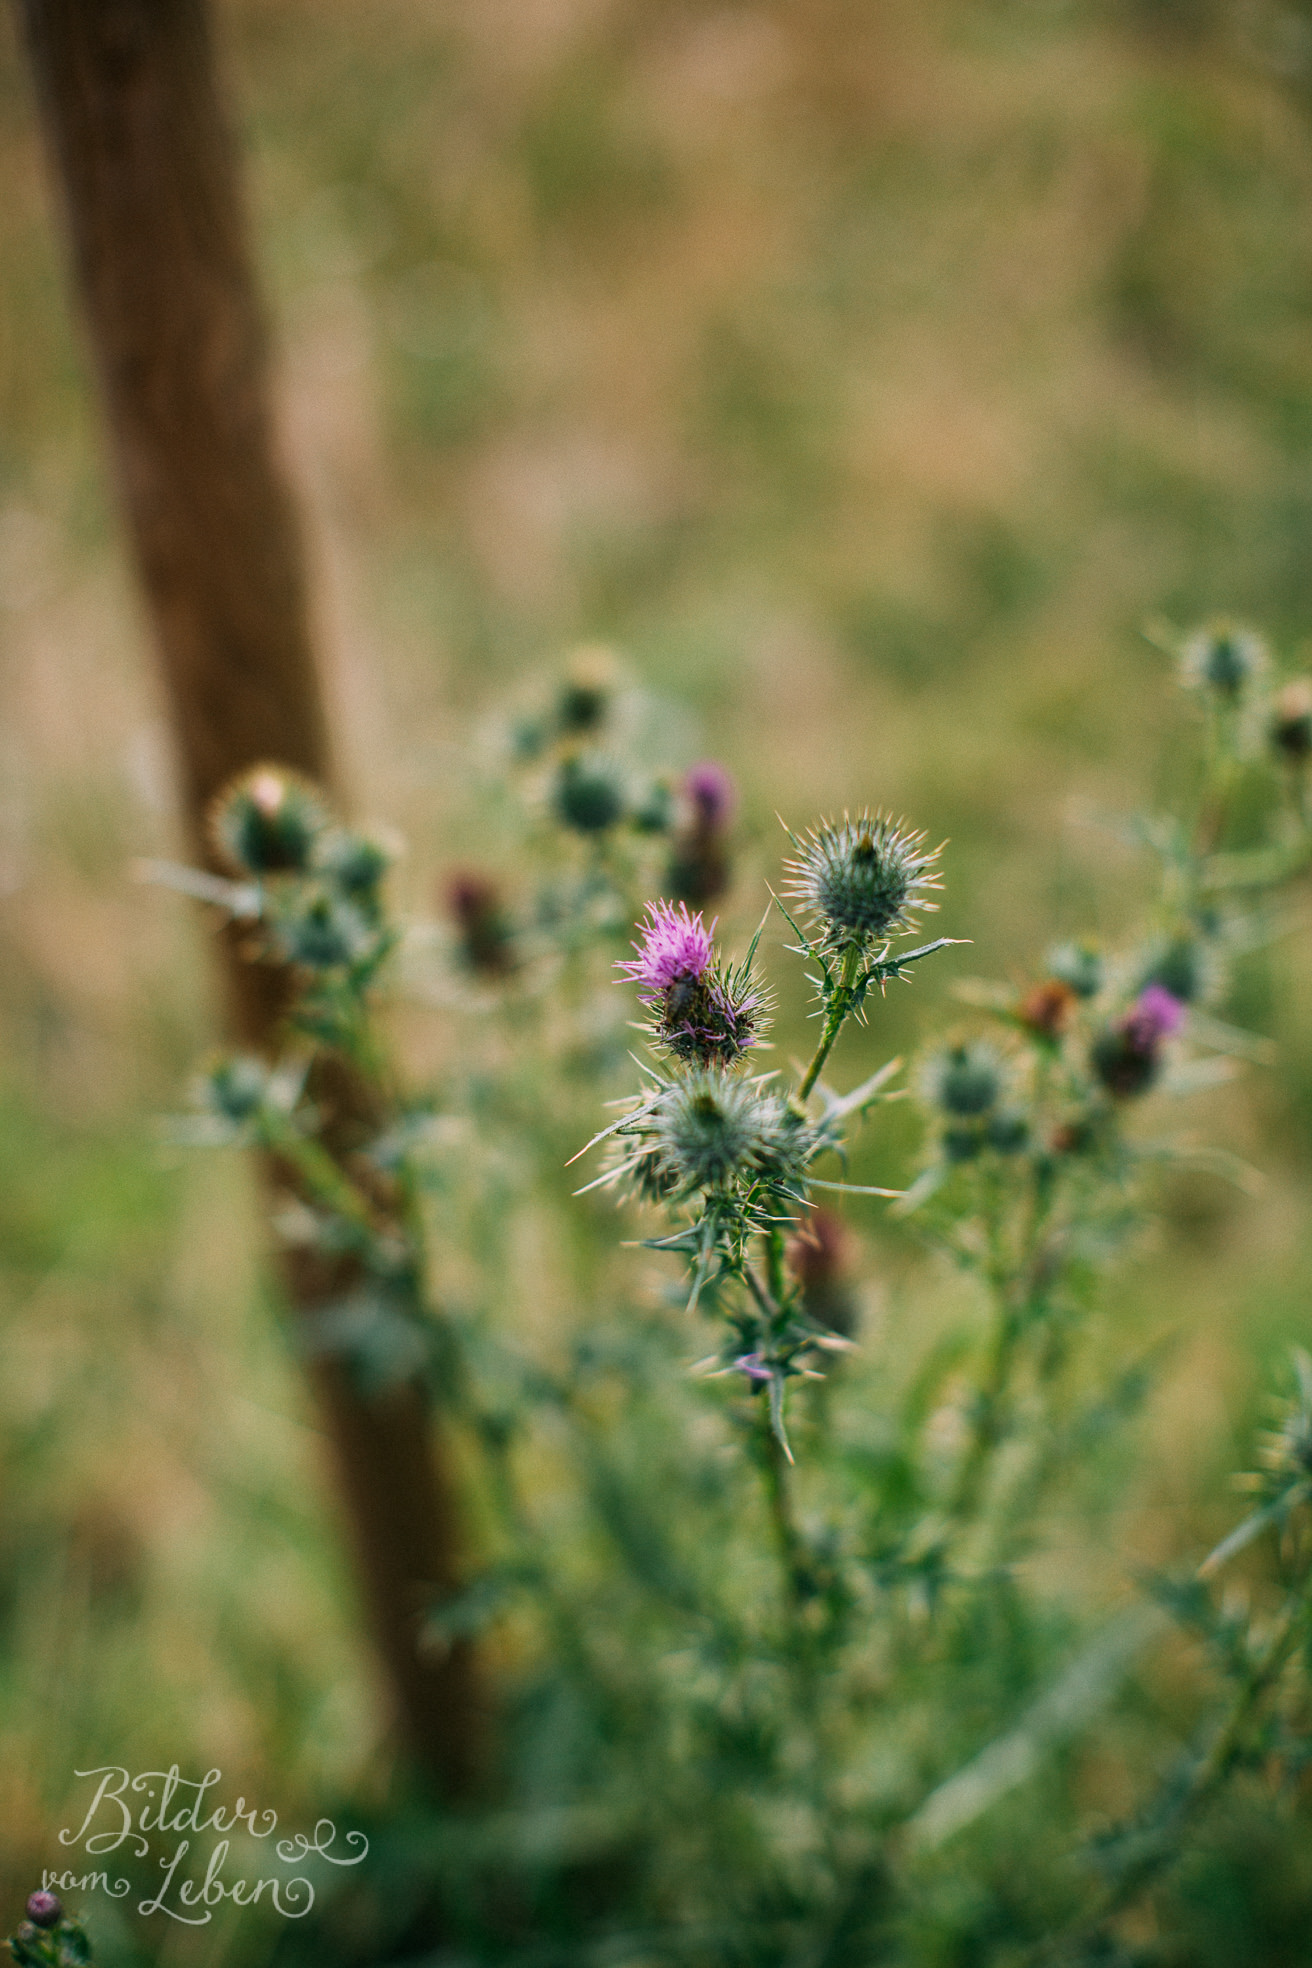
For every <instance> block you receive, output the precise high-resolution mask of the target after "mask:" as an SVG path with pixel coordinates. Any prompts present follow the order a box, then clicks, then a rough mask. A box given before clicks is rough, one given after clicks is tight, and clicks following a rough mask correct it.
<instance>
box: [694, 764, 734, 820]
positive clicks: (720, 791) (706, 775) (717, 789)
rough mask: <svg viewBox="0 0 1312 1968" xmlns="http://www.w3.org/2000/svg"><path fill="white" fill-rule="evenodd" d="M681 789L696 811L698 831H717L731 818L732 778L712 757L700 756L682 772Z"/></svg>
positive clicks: (732, 800) (732, 803) (732, 804)
mask: <svg viewBox="0 0 1312 1968" xmlns="http://www.w3.org/2000/svg"><path fill="white" fill-rule="evenodd" d="M683 791H684V796H685V798H686V799H687V800H688V801H689V803H690V804H691V806H692V808H693V811H694V813H695V814H696V825H697V828H698V831H699V832H702V833H708V834H710V833H718V832H720V831H721V829H723V828H724V827H727V826H728V824H729V821H730V820H731V819H732V817H733V809H734V805H735V802H736V798H737V795H736V793H735V790H734V783H733V780H732V779H731V778H730V777H729V775H728V773H727V772H726V771H725V769H724V767H723V766H722V765H720V764H718V763H717V762H716V760H714V759H703V760H702V761H701V763H700V764H698V765H694V766H690V767H689V769H688V771H687V772H686V774H685V775H684V781H683Z"/></svg>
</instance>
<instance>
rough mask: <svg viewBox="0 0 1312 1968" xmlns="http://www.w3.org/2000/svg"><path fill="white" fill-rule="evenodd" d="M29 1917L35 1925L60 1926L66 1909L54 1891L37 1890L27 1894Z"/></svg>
mask: <svg viewBox="0 0 1312 1968" xmlns="http://www.w3.org/2000/svg"><path fill="white" fill-rule="evenodd" d="M27 1917H28V1919H29V1920H30V1921H31V1923H32V1925H33V1926H34V1927H45V1928H47V1929H48V1928H51V1927H58V1925H59V1923H60V1921H61V1920H62V1919H63V1917H64V1909H63V1906H62V1905H61V1903H60V1901H59V1899H58V1897H57V1896H56V1895H55V1894H54V1893H46V1892H36V1893H29V1894H28V1896H27Z"/></svg>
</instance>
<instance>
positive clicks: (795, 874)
mask: <svg viewBox="0 0 1312 1968" xmlns="http://www.w3.org/2000/svg"><path fill="white" fill-rule="evenodd" d="M797 845H798V847H799V848H800V853H799V854H798V856H797V858H796V860H794V861H790V862H789V864H788V874H789V893H790V895H791V896H792V898H793V899H794V900H795V901H797V902H799V903H801V904H802V906H803V907H804V908H805V909H807V910H808V911H809V912H810V913H811V915H812V916H813V917H814V918H815V920H816V921H817V922H818V924H819V925H820V927H821V929H822V932H823V941H824V942H825V944H827V945H828V946H829V947H830V948H832V949H844V948H848V947H850V946H851V945H853V944H865V943H871V942H883V941H885V940H887V939H888V938H890V937H893V936H899V935H901V934H903V933H904V932H905V931H907V930H909V929H911V928H913V927H914V921H913V918H912V914H911V911H912V910H914V909H935V908H937V906H938V905H937V903H935V902H932V901H931V900H929V894H928V892H929V891H930V890H931V889H934V888H938V887H939V886H940V883H939V880H938V877H937V871H936V863H937V860H938V856H939V854H940V853H941V852H942V849H941V847H936V848H931V849H929V850H928V851H927V850H926V849H925V835H924V834H913V833H907V832H904V831H903V829H902V827H901V825H900V823H899V822H896V821H894V820H892V819H890V818H889V817H888V816H887V815H885V814H882V813H876V814H870V813H859V814H858V815H857V816H856V818H855V819H852V818H849V817H848V816H847V815H846V814H845V815H844V816H843V819H842V820H841V821H839V822H828V821H826V822H822V823H821V826H820V827H819V829H818V830H817V831H813V832H812V833H810V834H809V835H808V836H807V838H806V840H805V841H799V842H798V843H797Z"/></svg>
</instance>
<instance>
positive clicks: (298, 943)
mask: <svg viewBox="0 0 1312 1968" xmlns="http://www.w3.org/2000/svg"><path fill="white" fill-rule="evenodd" d="M270 926H271V930H272V937H273V943H274V947H275V949H276V950H277V953H278V955H279V957H280V958H281V959H282V961H283V962H284V963H289V964H299V965H300V966H301V967H302V968H303V969H305V970H340V969H344V968H345V967H346V966H347V965H349V964H355V963H359V962H361V961H362V960H363V959H364V958H365V957H367V956H369V955H370V954H372V953H373V952H375V951H376V950H377V949H378V947H379V932H378V926H377V924H376V922H374V921H371V920H370V917H369V915H367V914H366V913H365V912H364V911H363V910H362V909H360V908H359V907H358V906H357V905H356V903H354V902H352V901H350V900H349V899H348V898H347V897H346V896H345V895H342V894H341V893H340V892H339V891H338V890H337V889H336V888H334V887H333V886H331V885H329V884H328V883H326V882H325V883H319V882H307V883H298V884H297V892H296V893H295V894H294V895H292V896H290V897H288V898H287V899H286V901H285V903H281V904H280V905H279V906H278V907H277V908H276V909H275V910H274V911H273V912H272V913H271V916H270Z"/></svg>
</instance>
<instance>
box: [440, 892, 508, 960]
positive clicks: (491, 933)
mask: <svg viewBox="0 0 1312 1968" xmlns="http://www.w3.org/2000/svg"><path fill="white" fill-rule="evenodd" d="M446 896H447V904H448V907H449V908H450V911H451V914H452V916H453V917H454V918H455V924H456V930H457V933H458V936H459V947H460V955H461V958H462V959H463V961H464V962H465V964H466V965H467V966H468V968H469V969H470V970H472V971H476V972H478V973H479V974H481V975H482V976H484V977H505V976H506V975H507V974H508V973H509V972H510V971H512V970H513V969H514V968H515V964H516V952H515V932H514V928H513V926H512V924H511V922H510V918H509V917H508V915H507V914H506V910H505V906H504V904H503V902H502V899H501V890H500V889H499V888H498V886H497V884H496V883H495V882H494V881H493V880H492V878H491V876H490V875H484V874H480V873H479V872H478V870H477V869H461V870H460V871H459V872H458V873H456V874H454V875H452V876H451V877H450V879H449V881H448V882H447V889H446Z"/></svg>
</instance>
